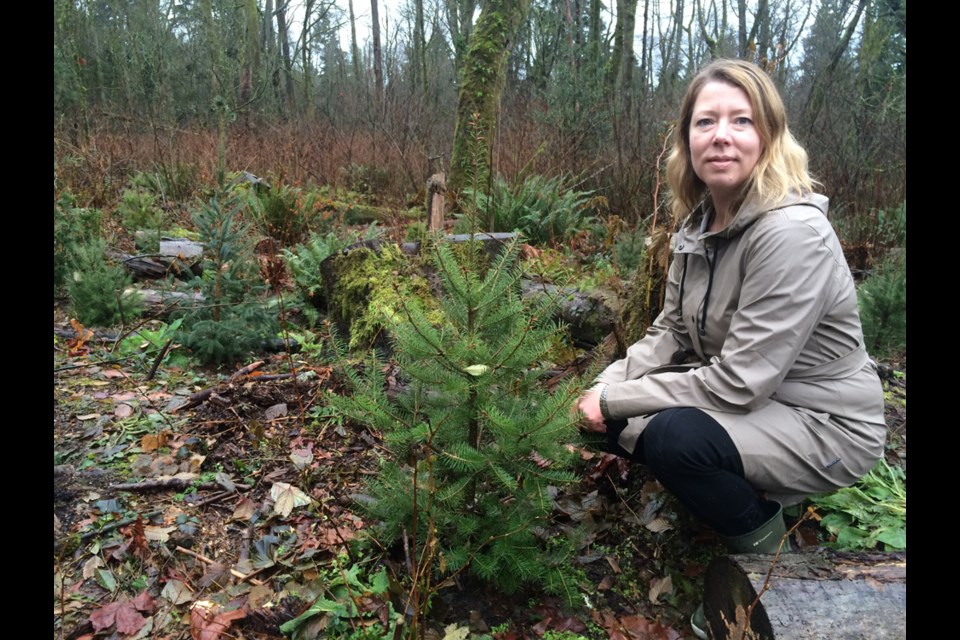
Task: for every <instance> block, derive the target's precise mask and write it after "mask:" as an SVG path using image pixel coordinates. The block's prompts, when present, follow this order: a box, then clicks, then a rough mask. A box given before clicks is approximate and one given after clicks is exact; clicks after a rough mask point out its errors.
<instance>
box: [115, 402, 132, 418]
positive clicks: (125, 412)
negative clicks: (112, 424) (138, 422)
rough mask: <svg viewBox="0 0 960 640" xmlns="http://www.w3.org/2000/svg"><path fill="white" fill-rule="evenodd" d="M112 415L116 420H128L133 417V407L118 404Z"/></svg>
mask: <svg viewBox="0 0 960 640" xmlns="http://www.w3.org/2000/svg"><path fill="white" fill-rule="evenodd" d="M113 415H115V416H116V417H118V418H129V417H130V416H132V415H133V407H131V406H130V405H128V404H118V405H117V408H116V409H114V410H113Z"/></svg>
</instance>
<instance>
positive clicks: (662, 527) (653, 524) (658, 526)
mask: <svg viewBox="0 0 960 640" xmlns="http://www.w3.org/2000/svg"><path fill="white" fill-rule="evenodd" d="M646 526H647V529H649V530H650V531H653V532H654V533H663V532H664V531H669V530H670V529H673V525H671V524H670V522H669V521H668V520H666V519H665V518H654V519H653V520H651V521H650V522H648V523H647V525H646Z"/></svg>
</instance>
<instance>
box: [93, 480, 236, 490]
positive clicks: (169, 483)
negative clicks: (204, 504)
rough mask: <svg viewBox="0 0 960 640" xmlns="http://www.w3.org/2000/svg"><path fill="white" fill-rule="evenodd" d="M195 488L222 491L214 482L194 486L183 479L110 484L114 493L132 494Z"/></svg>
mask: <svg viewBox="0 0 960 640" xmlns="http://www.w3.org/2000/svg"><path fill="white" fill-rule="evenodd" d="M234 486H235V487H236V488H237V489H249V488H250V486H251V485H248V484H234ZM192 487H196V488H197V490H199V491H212V490H214V489H223V485H220V484H218V483H216V482H201V483H200V484H196V480H186V479H184V478H157V479H155V480H143V481H142V482H127V483H124V484H111V485H110V489H112V490H114V491H130V492H132V493H147V492H150V491H164V490H167V489H170V490H172V491H180V490H183V489H189V488H192Z"/></svg>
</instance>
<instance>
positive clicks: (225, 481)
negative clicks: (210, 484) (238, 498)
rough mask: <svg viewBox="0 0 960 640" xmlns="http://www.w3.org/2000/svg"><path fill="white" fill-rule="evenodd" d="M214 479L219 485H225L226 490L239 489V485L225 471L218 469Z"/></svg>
mask: <svg viewBox="0 0 960 640" xmlns="http://www.w3.org/2000/svg"><path fill="white" fill-rule="evenodd" d="M214 480H215V481H216V483H217V484H218V485H220V486H221V487H223V489H224V491H236V490H237V485H235V484H234V483H233V479H232V478H231V477H230V476H229V475H228V474H226V473H224V472H223V471H217V475H216V476H215V477H214Z"/></svg>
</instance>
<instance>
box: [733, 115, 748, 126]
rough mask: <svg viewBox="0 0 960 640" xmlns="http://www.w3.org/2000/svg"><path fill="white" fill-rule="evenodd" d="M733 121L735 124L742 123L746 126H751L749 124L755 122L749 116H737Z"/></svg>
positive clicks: (741, 124)
mask: <svg viewBox="0 0 960 640" xmlns="http://www.w3.org/2000/svg"><path fill="white" fill-rule="evenodd" d="M733 123H734V124H737V125H740V126H741V127H746V126H749V125H751V124H753V120H751V119H750V118H748V117H746V116H741V117H739V118H736V119H735V120H734V121H733Z"/></svg>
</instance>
